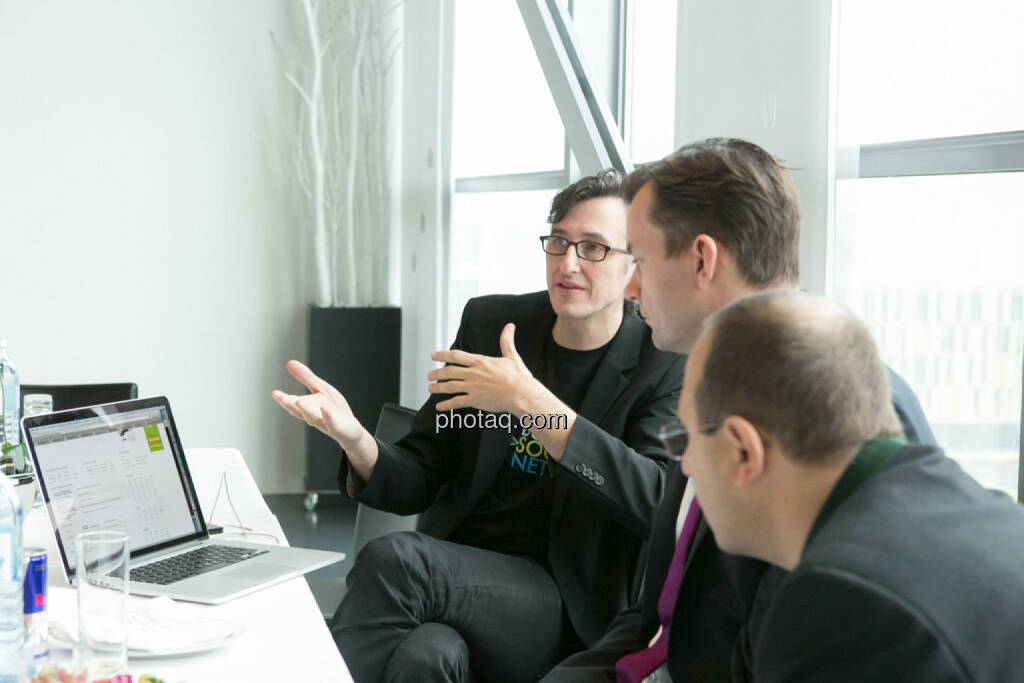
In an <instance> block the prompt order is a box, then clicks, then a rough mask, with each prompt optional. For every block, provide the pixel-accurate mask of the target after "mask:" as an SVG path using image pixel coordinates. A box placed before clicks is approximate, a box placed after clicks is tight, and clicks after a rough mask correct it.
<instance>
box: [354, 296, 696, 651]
mask: <svg viewBox="0 0 1024 683" xmlns="http://www.w3.org/2000/svg"><path fill="white" fill-rule="evenodd" d="M509 322H512V323H515V324H516V349H517V350H518V351H519V354H520V356H522V358H523V362H524V363H525V364H526V366H527V367H528V368H529V369H530V371H531V372H533V373H534V374H536V373H537V371H538V369H539V367H540V363H541V361H542V356H543V351H544V344H545V341H546V339H547V337H548V336H549V335H550V334H551V330H552V327H553V325H554V323H555V313H554V311H553V310H552V308H551V303H550V300H549V298H548V294H547V292H536V293H533V294H525V295H521V296H504V295H502V296H487V297H480V298H477V299H473V300H471V301H470V302H469V303H468V304H467V305H466V308H465V311H464V312H463V315H462V323H461V325H460V327H459V332H458V335H457V336H456V339H455V343H454V344H453V345H452V348H457V349H463V350H465V351H469V352H471V353H479V354H483V355H488V356H498V355H501V352H500V349H499V346H498V336H499V334H500V333H501V330H502V328H503V327H504V326H505V325H506V324H507V323H509ZM684 363H685V359H684V357H683V356H680V355H677V354H673V353H665V352H662V351H658V350H657V349H656V348H655V347H654V345H653V344H652V342H651V335H650V329H649V328H648V327H647V325H646V324H645V323H644V322H643V321H642V320H640V319H639V318H638V317H637V316H635V315H632V314H627V315H625V316H624V318H623V322H622V327H621V328H620V330H619V333H618V334H617V335H616V337H615V339H614V341H613V342H612V345H611V346H610V347H609V349H608V351H607V352H606V353H605V356H604V358H603V360H602V363H601V365H600V366H599V368H598V370H597V371H596V373H595V375H594V378H593V380H592V382H591V384H590V387H589V389H588V390H587V393H586V396H585V397H584V399H583V403H582V404H581V405H580V406H579V407H578V409H577V411H576V412H577V414H578V417H577V419H576V423H575V425H574V427H573V429H572V432H571V433H570V435H569V441H568V445H567V447H566V451H565V454H564V455H563V456H562V460H561V462H560V463H559V464H560V467H554V469H553V472H554V478H555V481H554V492H553V495H552V512H551V532H550V536H549V539H550V540H549V544H548V558H547V559H548V562H549V566H550V568H551V572H552V574H553V576H554V578H555V580H556V581H557V583H558V585H559V587H560V589H561V591H562V598H563V600H564V602H565V605H566V608H567V611H568V613H569V617H570V618H571V620H572V623H573V626H574V627H575V628H576V632H577V633H578V634H579V636H580V638H581V639H582V640H583V641H584V643H588V644H589V643H593V642H594V641H595V640H597V638H599V637H600V636H601V634H602V633H604V631H605V628H606V627H607V626H608V623H609V622H610V621H611V620H612V618H613V617H614V616H615V615H616V614H618V612H619V611H621V610H622V609H624V608H625V607H627V606H628V605H630V604H633V603H634V602H635V601H636V599H637V597H638V595H639V590H640V579H641V563H640V562H638V560H639V559H640V558H642V557H643V556H644V553H645V542H646V539H647V537H648V534H649V533H650V529H651V522H652V520H653V518H654V512H655V510H656V509H657V506H658V503H659V501H660V500H661V498H662V494H663V492H664V482H665V471H666V469H667V468H668V460H667V458H666V456H665V452H664V450H663V448H662V446H661V443H660V442H659V440H658V428H659V427H660V426H661V425H662V424H664V423H665V422H666V421H668V420H670V419H671V418H672V417H673V416H674V415H675V411H676V402H677V401H678V397H679V390H680V387H681V385H682V373H683V366H684ZM444 398H445V396H443V395H433V396H431V398H430V399H429V400H428V401H427V402H426V403H425V404H424V405H423V407H422V408H420V410H419V413H418V414H417V415H416V417H415V418H414V420H413V426H412V430H411V432H410V433H409V435H408V436H407V437H405V438H404V439H402V440H401V441H400V442H399V443H397V444H395V445H390V444H386V443H378V445H379V448H380V458H379V459H378V461H377V465H376V466H375V467H374V470H373V473H372V475H371V476H370V479H369V481H368V482H366V485H365V487H363V488H362V489H361V490H359V482H358V481H357V480H356V479H355V477H349V476H348V467H347V461H344V459H343V463H342V467H341V472H340V474H339V479H340V482H342V483H343V484H344V485H343V490H344V489H345V488H347V489H348V492H349V494H350V495H355V496H357V497H358V499H359V500H360V501H361V502H363V503H366V504H368V505H370V506H372V507H375V508H380V509H383V510H388V511H390V512H396V513H399V514H412V513H416V512H423V511H424V510H425V512H423V515H422V516H421V517H420V521H419V529H420V530H421V531H423V532H424V533H427V534H430V535H432V536H435V537H437V538H447V537H448V536H449V535H450V534H451V533H452V532H453V531H454V530H455V529H456V527H458V525H459V524H460V523H461V522H462V521H463V520H464V519H465V518H466V517H467V516H468V515H469V513H470V512H472V511H473V509H474V507H475V506H476V505H477V503H478V502H479V501H480V499H481V497H482V496H483V494H484V492H485V491H486V490H487V488H488V486H490V484H491V482H492V481H493V480H494V477H495V476H496V475H497V473H498V471H499V470H500V468H501V465H502V462H503V461H504V457H505V454H506V445H507V442H508V439H509V435H508V433H507V432H506V431H504V430H502V429H500V428H499V429H445V430H440V433H435V429H434V417H435V414H436V411H435V409H434V406H435V404H436V403H437V402H438V401H440V400H443V399H444ZM466 412H467V413H468V412H472V413H474V414H475V413H476V410H466ZM552 462H553V461H552Z"/></svg>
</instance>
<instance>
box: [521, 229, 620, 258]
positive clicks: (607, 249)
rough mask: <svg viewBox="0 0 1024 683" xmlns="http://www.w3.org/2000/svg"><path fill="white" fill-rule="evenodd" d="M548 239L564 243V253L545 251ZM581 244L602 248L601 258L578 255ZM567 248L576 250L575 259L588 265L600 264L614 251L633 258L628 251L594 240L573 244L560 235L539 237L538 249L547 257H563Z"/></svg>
mask: <svg viewBox="0 0 1024 683" xmlns="http://www.w3.org/2000/svg"><path fill="white" fill-rule="evenodd" d="M549 239H559V240H562V241H564V242H565V243H566V245H565V251H563V252H562V253H560V254H555V253H552V252H550V251H548V250H547V241H548V240H549ZM583 243H587V244H596V245H597V246H599V247H603V248H604V255H603V256H601V258H599V259H592V258H587V257H586V256H584V255H583V254H581V253H580V245H581V244H583ZM569 247H573V248H574V249H575V250H576V256H577V257H579V258H580V259H582V260H583V261H589V262H590V263H601V262H602V261H604V260H605V259H607V258H608V252H610V251H615V252H618V253H620V254H625V255H626V256H629V257H630V258H632V256H633V254H631V253H630V252H629V250H628V249H618V248H616V247H610V246H608V245H607V244H602V243H601V242H597V241H595V240H578V241H576V242H573V241H572V240H570V239H566V238H565V237H562V236H561V235H541V236H540V248H541V249H542V250H543V251H544V253H545V254H547V255H548V256H565V255H566V254H567V253H569Z"/></svg>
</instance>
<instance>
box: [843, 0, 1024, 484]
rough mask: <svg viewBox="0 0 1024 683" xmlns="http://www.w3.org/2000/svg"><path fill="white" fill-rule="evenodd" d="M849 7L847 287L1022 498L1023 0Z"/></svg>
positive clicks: (974, 448) (926, 393)
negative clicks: (883, 305)
mask: <svg viewBox="0 0 1024 683" xmlns="http://www.w3.org/2000/svg"><path fill="white" fill-rule="evenodd" d="M839 6H840V16H839V31H840V35H839V61H838V64H839V69H838V78H839V82H838V96H839V100H838V101H839V107H838V133H837V139H838V146H839V152H838V157H837V158H838V160H839V163H838V168H840V173H839V180H838V181H837V185H836V225H835V251H834V258H835V261H834V263H835V268H834V280H833V292H834V294H835V296H836V297H837V298H838V299H840V300H842V301H844V302H845V303H846V304H847V305H849V306H850V307H851V308H853V309H854V310H855V311H856V312H857V313H859V314H860V315H861V316H862V317H864V318H865V319H866V321H867V322H868V324H869V325H870V326H871V328H872V330H873V331H874V333H875V335H876V339H878V340H886V343H884V344H880V349H881V352H882V354H883V356H884V358H885V360H886V362H887V363H888V364H889V365H890V366H891V367H892V368H893V369H895V370H896V371H897V372H899V373H900V374H901V375H902V376H903V377H904V378H905V379H907V380H908V381H909V382H910V383H911V385H912V387H913V389H914V391H915V392H916V393H917V395H918V397H919V398H920V399H921V400H922V403H923V406H924V409H925V413H926V414H927V416H928V419H929V421H930V422H931V424H932V426H933V427H934V429H935V433H936V437H937V438H938V440H939V443H940V444H941V445H942V446H943V447H945V448H946V450H947V452H948V453H949V455H950V456H952V457H953V458H955V459H956V460H957V461H958V462H959V463H960V464H961V466H962V467H963V468H964V469H965V470H966V471H967V472H969V473H970V474H972V475H973V476H974V477H975V478H976V479H978V480H979V481H981V482H982V483H983V484H984V485H986V486H988V487H991V488H998V489H1002V490H1004V491H1007V492H1008V493H1010V494H1011V495H1014V496H1016V495H1017V482H1018V460H1019V438H1020V417H1021V366H1022V348H1024V324H1022V323H1021V320H1020V319H1021V317H1022V315H1021V307H1022V305H1024V303H1022V301H1024V268H1021V265H1020V259H1021V254H1024V205H1022V204H1021V202H1020V201H1019V197H1020V196H1021V195H1022V193H1024V173H1022V172H1020V170H1019V169H1024V42H1022V41H1020V39H1019V36H1018V35H1017V34H1018V32H1019V27H1020V26H1024V4H1022V3H1019V2H998V1H994V0H993V1H989V2H982V3H963V2H958V1H956V0H941V1H929V2H923V1H916V0H915V1H907V2H899V3H892V2H887V1H884V0H841V2H840V5H839ZM880 299H881V300H884V299H888V300H889V302H890V308H891V307H893V306H895V307H896V308H897V309H900V308H901V309H902V310H903V311H907V312H912V313H911V315H909V316H902V317H901V316H898V315H897V316H887V315H885V314H884V313H881V312H880V311H879V310H878V308H877V307H876V306H873V305H872V302H873V301H878V300H880ZM895 338H902V339H903V340H905V346H904V347H903V348H899V345H898V344H894V343H893V341H892V340H893V339H895ZM955 340H959V341H960V343H959V344H956V343H955ZM943 369H944V370H945V371H943Z"/></svg>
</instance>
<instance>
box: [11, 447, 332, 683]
mask: <svg viewBox="0 0 1024 683" xmlns="http://www.w3.org/2000/svg"><path fill="white" fill-rule="evenodd" d="M185 455H186V460H187V461H188V466H189V470H190V471H191V473H192V479H193V481H194V482H195V485H196V493H197V494H198V496H199V502H200V504H201V505H202V508H203V514H204V515H205V516H206V518H207V522H208V523H209V522H215V523H217V524H222V525H223V526H225V532H226V533H228V534H230V533H231V532H232V531H233V529H231V528H230V527H229V526H228V525H230V524H236V522H235V519H234V515H233V514H232V512H231V508H230V507H229V506H228V504H227V500H225V499H224V494H223V493H222V494H221V500H220V502H218V503H217V509H216V511H215V512H216V517H215V518H214V519H210V517H209V513H210V507H211V506H212V505H213V501H214V497H215V496H216V495H217V489H218V486H219V483H220V478H221V475H222V473H226V475H227V484H228V491H229V492H230V493H231V499H232V501H233V502H234V504H235V509H236V510H237V511H238V514H239V517H240V518H241V520H242V522H243V523H244V524H245V525H247V526H249V527H251V528H252V529H254V530H255V531H259V532H265V533H269V534H273V535H274V536H276V537H277V538H278V539H280V541H281V542H282V543H283V544H287V540H286V539H285V537H284V532H283V531H282V530H281V525H280V524H278V521H277V518H276V517H275V516H274V514H273V513H272V512H271V511H270V509H269V508H268V507H267V505H266V503H265V502H264V500H263V496H262V495H261V494H260V491H259V489H258V488H257V487H256V482H255V481H253V478H252V475H251V474H250V473H249V468H248V467H246V465H245V461H244V460H243V459H242V454H241V453H239V452H238V451H237V450H235V449H233V448H194V449H187V450H186V453H185ZM230 537H232V538H237V537H234V536H230ZM247 540H249V541H250V542H253V543H260V542H273V541H272V540H271V539H269V538H265V537H260V536H255V537H253V536H250V538H248V539H247ZM25 542H26V545H31V546H40V545H42V546H44V547H46V548H47V557H48V559H49V562H48V567H47V572H48V574H47V575H48V577H49V580H48V590H49V596H50V597H49V605H50V608H49V609H50V612H51V614H58V615H60V616H61V617H62V618H69V617H70V619H73V618H74V610H75V594H74V590H73V589H72V588H71V587H70V586H68V584H67V582H65V581H64V574H63V570H62V569H61V567H60V560H59V556H58V555H57V549H56V546H55V543H54V540H53V535H52V533H51V532H50V529H49V526H48V524H47V521H46V518H45V512H44V511H43V510H42V509H41V508H36V509H34V510H32V512H31V513H30V514H29V515H27V517H26V521H25ZM145 599H146V598H138V597H132V598H131V600H145ZM181 604H182V607H183V608H184V609H188V610H194V611H195V613H196V614H203V615H208V616H211V617H217V618H220V619H230V620H232V621H235V622H238V623H241V624H244V625H245V629H246V631H245V633H244V634H243V635H242V636H240V637H238V638H236V639H234V640H233V641H231V642H229V643H227V644H226V645H224V646H223V647H221V648H218V649H216V650H212V651H210V652H206V653H202V654H195V655H186V656H179V657H170V658H166V657H165V658H159V659H139V660H136V659H130V660H129V661H128V670H129V673H131V674H132V676H133V677H135V678H136V679H137V678H138V677H139V676H140V675H141V674H143V673H152V674H154V675H156V676H159V677H160V678H162V679H164V680H165V681H167V682H168V683H177V682H179V681H181V682H187V683H221V682H224V681H325V682H326V681H331V682H333V681H342V682H349V681H352V677H351V675H350V674H349V672H348V668H347V667H346V666H345V662H344V660H343V659H342V658H341V654H340V653H339V652H338V648H337V646H336V645H335V644H334V640H333V639H332V638H331V634H330V632H329V631H328V630H327V627H326V625H325V624H324V619H323V617H322V616H321V614H320V609H319V608H318V607H317V604H316V601H315V600H314V599H313V594H312V593H310V591H309V586H308V585H307V584H306V581H305V580H304V579H302V578H296V579H291V580H290V581H287V582H285V583H281V584H278V585H276V586H272V587H270V588H267V589H264V590H262V591H258V592H256V593H253V594H252V595H247V596H244V597H241V598H238V599H236V600H233V601H231V602H228V603H225V604H223V605H215V606H210V605H197V604H191V603H181Z"/></svg>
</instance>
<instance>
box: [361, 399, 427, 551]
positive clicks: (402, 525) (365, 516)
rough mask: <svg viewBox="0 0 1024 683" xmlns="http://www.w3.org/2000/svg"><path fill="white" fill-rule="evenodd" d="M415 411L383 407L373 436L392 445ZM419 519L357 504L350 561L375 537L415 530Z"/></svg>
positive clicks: (405, 429) (385, 405) (406, 432)
mask: <svg viewBox="0 0 1024 683" xmlns="http://www.w3.org/2000/svg"><path fill="white" fill-rule="evenodd" d="M415 415H416V411H415V410H412V409H411V408H406V407H404V406H399V405H395V404H394V403H385V404H384V405H383V406H382V407H381V409H380V417H378V418H377V429H375V430H374V432H373V435H374V436H375V437H377V438H378V439H380V440H381V441H385V442H387V443H394V442H396V441H398V440H399V439H401V438H402V437H403V436H405V435H406V434H408V433H409V428H410V427H412V418H413V417H414V416H415ZM417 519H419V515H406V516H402V515H396V514H393V513H391V512H384V511H383V510H375V509H374V508H371V507H369V506H366V505H363V504H362V503H360V504H359V507H358V509H357V510H356V526H355V534H354V536H355V540H354V542H353V544H352V557H355V556H356V555H358V554H359V551H360V550H362V549H363V546H364V545H366V542H367V541H370V540H372V539H374V538H377V537H378V536H383V535H384V534H390V533H391V532H392V531H412V530H414V529H415V528H416V520H417Z"/></svg>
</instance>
